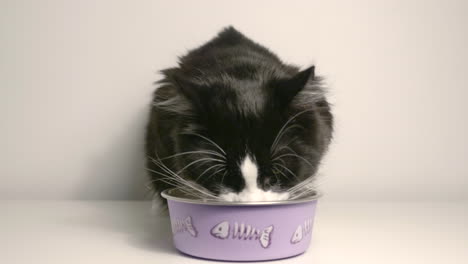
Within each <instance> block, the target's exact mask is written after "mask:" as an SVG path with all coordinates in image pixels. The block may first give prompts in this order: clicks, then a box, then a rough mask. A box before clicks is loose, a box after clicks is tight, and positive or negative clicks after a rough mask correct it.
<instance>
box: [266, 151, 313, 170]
mask: <svg viewBox="0 0 468 264" xmlns="http://www.w3.org/2000/svg"><path fill="white" fill-rule="evenodd" d="M282 157H296V158H299V159H301V160H302V161H304V162H305V163H307V164H309V166H311V167H314V166H313V165H312V163H310V161H308V160H307V159H305V158H304V157H302V156H300V155H297V154H294V153H286V154H282V155H279V156H278V157H276V158H274V159H273V161H275V160H278V159H280V158H282Z"/></svg>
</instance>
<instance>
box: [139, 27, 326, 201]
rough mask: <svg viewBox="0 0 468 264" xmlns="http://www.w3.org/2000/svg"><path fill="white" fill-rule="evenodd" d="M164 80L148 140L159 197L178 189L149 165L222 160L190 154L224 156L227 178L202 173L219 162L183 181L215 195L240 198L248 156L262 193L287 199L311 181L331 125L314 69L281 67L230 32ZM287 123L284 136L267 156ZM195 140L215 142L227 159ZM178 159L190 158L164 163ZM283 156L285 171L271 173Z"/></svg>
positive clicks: (197, 168)
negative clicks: (285, 193) (297, 187)
mask: <svg viewBox="0 0 468 264" xmlns="http://www.w3.org/2000/svg"><path fill="white" fill-rule="evenodd" d="M162 73H163V74H164V79H163V80H161V81H159V82H158V84H159V87H158V88H157V90H156V91H155V93H154V99H153V106H152V108H151V115H150V121H149V124H148V126H147V133H146V154H147V156H148V160H147V167H148V169H149V170H150V176H151V180H152V183H153V184H152V185H153V187H154V190H155V191H156V192H157V193H159V192H160V191H162V190H164V189H167V188H169V187H171V185H179V184H174V181H170V180H168V178H164V177H166V176H167V177H169V178H170V177H171V176H168V171H167V170H164V169H161V166H160V165H159V166H158V165H157V164H156V163H155V162H154V161H155V160H158V159H160V160H161V161H162V162H163V164H164V165H165V166H167V168H168V169H170V170H172V171H173V172H179V171H180V170H181V169H182V168H184V167H185V166H186V165H188V164H190V163H191V162H193V161H196V160H198V159H202V158H218V159H219V157H221V156H213V155H212V154H209V153H190V152H192V151H198V150H202V151H205V150H209V151H215V152H217V153H219V154H222V156H225V159H226V163H225V166H226V167H225V170H221V171H216V170H214V169H213V170H211V171H209V172H208V173H207V172H205V171H206V169H208V168H209V167H211V166H213V165H216V162H215V161H214V162H212V161H210V160H205V161H204V162H198V163H195V164H193V165H191V166H189V168H187V169H185V170H183V171H182V172H181V173H180V176H181V177H183V178H184V179H187V180H190V181H194V182H196V183H197V185H201V186H203V187H204V188H206V189H208V190H210V191H211V192H213V193H215V194H219V193H220V192H222V191H226V190H230V191H233V192H240V191H242V189H243V188H244V186H245V182H244V180H243V178H242V176H241V174H240V170H239V162H240V161H241V159H242V158H243V157H244V156H245V155H246V154H249V155H251V156H252V157H254V158H255V161H256V163H257V164H258V167H259V171H258V180H257V182H258V185H259V186H260V187H261V188H262V189H263V190H270V189H272V190H275V191H284V190H286V189H288V188H290V187H292V186H294V185H296V184H298V183H300V182H302V181H303V180H305V179H307V178H309V177H313V176H314V174H315V173H316V171H317V167H318V165H319V163H320V160H321V158H322V156H323V154H324V153H325V152H326V150H327V147H328V145H329V142H330V139H331V137H332V130H333V129H332V128H333V119H332V114H331V112H330V107H329V104H328V102H327V100H326V99H325V96H324V91H323V89H322V87H321V86H320V79H319V78H318V77H317V76H315V73H314V67H313V66H312V67H310V68H308V69H306V70H303V71H300V70H299V68H298V67H295V66H292V65H287V64H284V63H283V62H281V60H280V59H279V58H278V57H277V56H276V55H275V54H273V53H272V52H270V51H269V50H267V49H266V48H264V47H262V46H260V45H258V44H256V43H254V42H253V41H251V40H250V39H248V38H246V37H245V36H244V35H242V34H241V33H239V32H238V31H237V30H235V29H234V28H233V27H228V28H226V29H224V30H223V31H222V32H220V33H219V35H218V36H217V37H215V38H214V39H212V40H211V41H209V42H208V43H206V44H204V45H203V46H201V47H199V48H197V49H194V50H191V51H190V52H189V53H188V54H187V55H185V56H183V57H181V58H180V62H179V65H178V67H175V68H170V69H166V70H163V71H162ZM295 115H296V117H295V118H292V117H293V116H295ZM291 118H292V119H291ZM289 120H290V122H289V124H288V125H287V128H289V129H288V130H287V132H286V133H285V134H284V135H283V136H282V137H281V138H280V140H279V141H278V143H277V144H276V145H277V146H276V147H275V148H274V149H271V147H272V145H273V142H274V141H275V138H276V137H277V135H278V133H279V131H280V130H281V129H282V127H283V126H284V125H285V124H286V123H287V122H288V121H289ZM194 133H195V134H198V135H202V136H203V137H205V138H206V139H209V140H211V141H213V142H215V143H216V144H217V145H219V147H220V148H222V151H224V152H225V155H224V154H223V153H222V151H221V150H220V149H219V148H217V147H216V146H214V145H213V144H211V143H210V142H209V141H208V140H206V139H204V138H202V137H200V136H197V135H194ZM286 146H288V147H289V148H288V147H286ZM183 152H189V153H187V154H185V155H180V156H175V157H173V158H166V159H165V157H168V156H171V155H175V154H177V153H183ZM210 153H211V152H210ZM272 153H274V154H272ZM293 153H295V154H296V156H295V155H294V154H293ZM283 154H292V155H285V156H283V157H282V158H281V159H282V163H281V164H282V165H283V166H284V167H286V168H284V167H280V166H276V167H275V166H274V162H273V159H274V157H275V156H276V157H278V156H279V155H283ZM272 155H273V156H274V157H272ZM297 156H300V157H301V158H299V157H297ZM276 161H279V160H276ZM275 168H276V169H275ZM288 170H289V171H288ZM280 171H281V172H280ZM203 172H205V174H204V175H203V177H200V178H199V176H200V175H201V174H202V173H203ZM163 175H166V176H163Z"/></svg>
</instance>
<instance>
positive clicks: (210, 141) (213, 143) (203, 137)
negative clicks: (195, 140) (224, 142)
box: [181, 133, 226, 155]
mask: <svg viewBox="0 0 468 264" xmlns="http://www.w3.org/2000/svg"><path fill="white" fill-rule="evenodd" d="M181 134H182V135H193V136H197V137H200V138H202V139H204V140H206V141H208V142H209V143H211V144H212V145H213V146H215V147H216V148H217V149H219V150H220V151H221V152H222V153H223V154H224V155H226V152H225V151H224V150H223V148H221V147H220V146H219V145H218V144H216V143H215V142H214V141H213V140H211V139H209V138H207V137H205V136H202V135H200V134H198V133H181Z"/></svg>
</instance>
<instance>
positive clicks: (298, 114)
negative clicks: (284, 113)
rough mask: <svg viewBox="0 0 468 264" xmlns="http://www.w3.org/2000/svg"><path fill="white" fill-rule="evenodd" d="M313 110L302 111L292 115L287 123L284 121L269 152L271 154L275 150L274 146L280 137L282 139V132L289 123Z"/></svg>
mask: <svg viewBox="0 0 468 264" xmlns="http://www.w3.org/2000/svg"><path fill="white" fill-rule="evenodd" d="M313 110H314V109H313V108H310V109H306V110H303V111H301V112H299V113H297V114H295V115H293V116H292V117H291V118H289V119H288V121H286V123H285V124H284V125H283V126H282V127H281V129H280V131H279V132H278V134H277V135H276V138H275V140H274V141H273V144H272V145H271V148H270V151H271V152H273V150H274V149H275V148H276V146H277V145H278V141H279V139H280V137H282V134H283V130H285V129H286V127H287V126H288V125H289V123H291V122H292V121H293V120H294V119H295V118H296V117H298V116H300V115H302V114H304V113H307V112H310V111H313Z"/></svg>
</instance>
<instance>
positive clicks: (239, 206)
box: [162, 189, 319, 261]
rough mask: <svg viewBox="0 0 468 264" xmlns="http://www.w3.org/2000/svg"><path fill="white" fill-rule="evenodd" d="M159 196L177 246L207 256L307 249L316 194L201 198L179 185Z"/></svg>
mask: <svg viewBox="0 0 468 264" xmlns="http://www.w3.org/2000/svg"><path fill="white" fill-rule="evenodd" d="M162 196H163V197H164V198H166V199H167V200H168V207H169V214H170V218H171V223H172V232H173V241H174V245H175V247H176V248H177V249H178V250H179V251H181V252H183V253H185V254H188V255H191V256H195V257H200V258H205V259H215V260H228V261H261V260H273V259H281V258H287V257H292V256H296V255H300V254H302V253H303V252H305V251H306V250H307V248H308V247H309V245H310V241H311V237H312V227H313V220H314V216H315V208H316V205H317V199H318V197H319V194H318V193H317V192H315V193H313V194H311V195H309V196H306V197H301V198H300V199H296V200H288V201H273V202H223V201H217V200H200V199H198V198H194V197H190V196H189V195H187V194H185V193H183V192H181V191H178V190H177V189H170V190H166V191H164V192H162Z"/></svg>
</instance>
